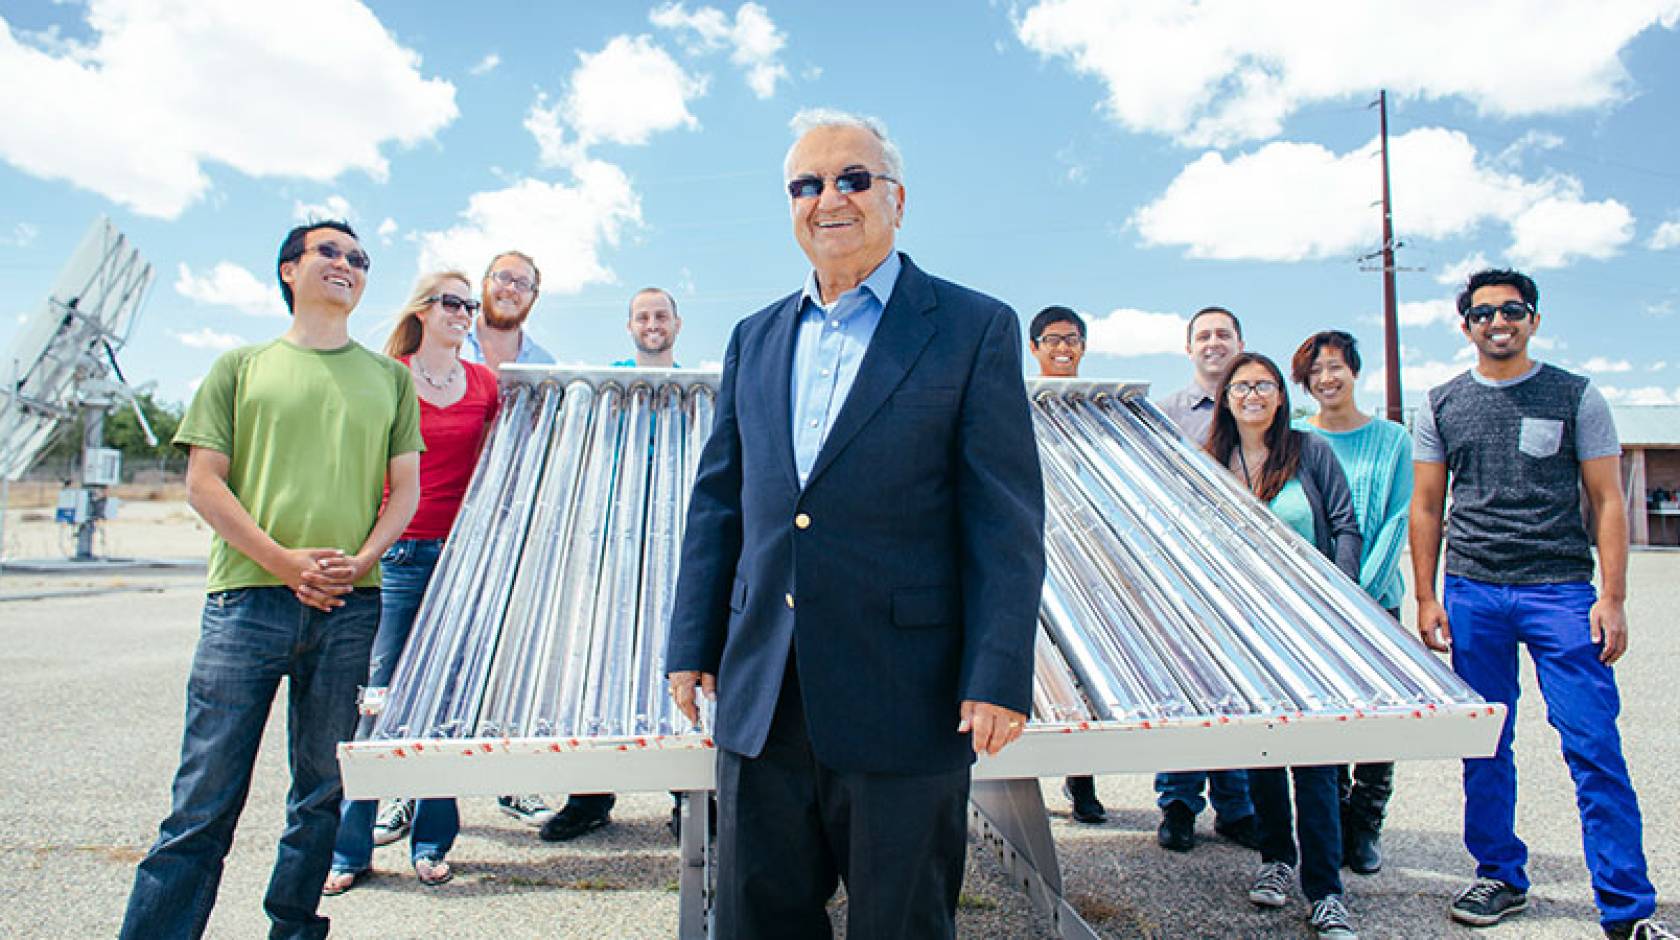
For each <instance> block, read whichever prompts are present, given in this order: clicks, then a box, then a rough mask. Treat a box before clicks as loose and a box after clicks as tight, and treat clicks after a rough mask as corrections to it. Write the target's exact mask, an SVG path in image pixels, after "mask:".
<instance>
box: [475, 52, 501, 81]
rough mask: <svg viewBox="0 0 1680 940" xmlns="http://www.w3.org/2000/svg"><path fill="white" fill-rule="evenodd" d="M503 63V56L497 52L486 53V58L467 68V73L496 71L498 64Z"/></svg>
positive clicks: (478, 73)
mask: <svg viewBox="0 0 1680 940" xmlns="http://www.w3.org/2000/svg"><path fill="white" fill-rule="evenodd" d="M501 64H502V57H501V56H499V55H497V54H496V53H494V52H492V53H490V54H488V55H486V56H485V57H484V58H482V59H479V60H478V64H477V65H474V66H473V67H472V68H470V69H467V74H469V75H484V74H486V73H489V72H493V71H495V70H496V66H498V65H501Z"/></svg>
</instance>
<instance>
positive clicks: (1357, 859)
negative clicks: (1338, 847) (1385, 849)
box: [1342, 826, 1383, 875]
mask: <svg viewBox="0 0 1680 940" xmlns="http://www.w3.org/2000/svg"><path fill="white" fill-rule="evenodd" d="M1382 863H1383V857H1382V832H1380V831H1379V830H1376V829H1367V828H1365V827H1363V826H1358V827H1353V828H1349V829H1343V830H1342V864H1343V865H1346V866H1347V867H1348V868H1349V869H1351V870H1352V871H1353V873H1354V874H1356V875H1374V874H1376V873H1377V872H1379V871H1382Z"/></svg>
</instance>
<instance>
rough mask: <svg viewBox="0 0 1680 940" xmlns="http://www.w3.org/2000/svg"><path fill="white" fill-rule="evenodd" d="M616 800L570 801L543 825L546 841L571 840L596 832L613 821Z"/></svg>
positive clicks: (543, 835) (543, 837)
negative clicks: (579, 802) (580, 802)
mask: <svg viewBox="0 0 1680 940" xmlns="http://www.w3.org/2000/svg"><path fill="white" fill-rule="evenodd" d="M613 803H614V800H613V798H611V797H608V798H607V799H605V800H587V801H582V804H581V805H579V804H578V803H574V802H568V803H567V804H566V806H565V807H564V808H563V809H561V810H560V812H558V813H555V814H554V816H553V817H552V818H550V819H549V820H548V822H545V823H543V826H542V840H543V841H544V842H570V841H571V840H573V839H576V838H577V837H578V836H581V835H584V834H585V833H589V832H594V831H595V830H597V829H599V828H601V827H602V826H605V825H606V824H607V823H609V822H611V821H612V807H613Z"/></svg>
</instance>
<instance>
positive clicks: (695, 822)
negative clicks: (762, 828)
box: [677, 790, 712, 940]
mask: <svg viewBox="0 0 1680 940" xmlns="http://www.w3.org/2000/svg"><path fill="white" fill-rule="evenodd" d="M711 815H712V791H710V790H684V791H683V792H682V815H681V817H680V820H679V823H678V827H677V828H678V831H679V832H680V833H681V849H680V850H679V853H680V855H681V857H682V874H681V876H680V877H679V878H678V881H677V891H678V894H677V904H678V914H677V936H678V937H680V938H682V940H705V938H706V937H708V936H709V935H710V934H711V920H712V840H711V828H712V822H711V818H710V817H711Z"/></svg>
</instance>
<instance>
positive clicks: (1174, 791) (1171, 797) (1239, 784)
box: [1155, 770, 1254, 823]
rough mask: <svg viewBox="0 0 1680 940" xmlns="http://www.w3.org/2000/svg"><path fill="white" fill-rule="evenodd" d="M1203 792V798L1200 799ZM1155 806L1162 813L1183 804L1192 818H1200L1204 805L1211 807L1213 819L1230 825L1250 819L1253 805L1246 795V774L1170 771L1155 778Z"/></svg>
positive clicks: (1238, 772) (1234, 771)
mask: <svg viewBox="0 0 1680 940" xmlns="http://www.w3.org/2000/svg"><path fill="white" fill-rule="evenodd" d="M1204 788H1206V790H1207V796H1206V797H1204V796H1202V790H1203V789H1204ZM1155 793H1156V798H1155V805H1157V806H1159V807H1161V809H1163V810H1164V809H1166V808H1167V807H1168V806H1170V805H1171V804H1173V803H1183V804H1184V805H1185V807H1186V808H1188V809H1189V810H1190V812H1191V814H1192V815H1200V814H1201V812H1202V810H1203V808H1205V807H1206V806H1207V805H1208V803H1210V802H1211V803H1213V812H1214V815H1216V816H1218V817H1219V819H1220V820H1221V821H1222V822H1226V823H1234V822H1236V821H1237V820H1239V819H1247V818H1248V817H1250V816H1253V815H1254V802H1253V801H1252V800H1250V799H1249V794H1248V771H1246V770H1174V771H1170V772H1167V773H1159V774H1156V775H1155Z"/></svg>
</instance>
